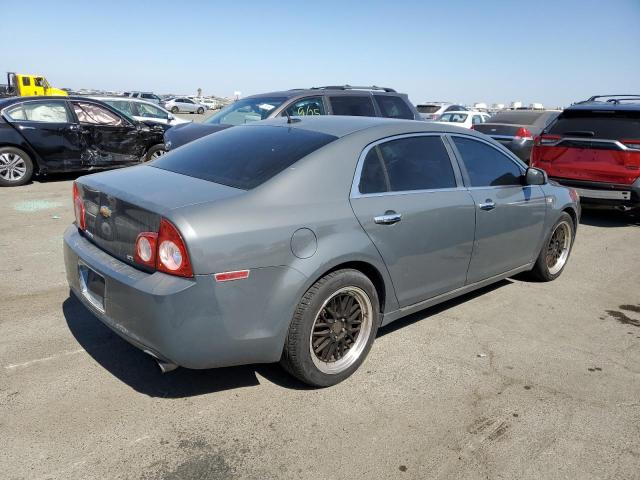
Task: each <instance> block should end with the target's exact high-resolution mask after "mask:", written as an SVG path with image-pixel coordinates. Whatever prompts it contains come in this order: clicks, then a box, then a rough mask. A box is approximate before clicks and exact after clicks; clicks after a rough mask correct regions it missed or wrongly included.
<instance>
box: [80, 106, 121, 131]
mask: <svg viewBox="0 0 640 480" xmlns="http://www.w3.org/2000/svg"><path fill="white" fill-rule="evenodd" d="M73 111H74V112H76V116H77V117H78V121H79V122H80V123H82V124H85V125H105V126H111V127H118V126H120V125H122V124H123V123H124V122H123V120H122V118H120V117H119V116H117V115H116V114H115V113H113V112H111V111H109V110H107V109H106V108H103V107H101V106H100V105H96V104H95V103H84V102H73Z"/></svg>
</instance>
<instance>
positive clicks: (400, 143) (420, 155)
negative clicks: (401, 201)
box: [359, 136, 456, 194]
mask: <svg viewBox="0 0 640 480" xmlns="http://www.w3.org/2000/svg"><path fill="white" fill-rule="evenodd" d="M455 187H456V179H455V174H454V173H453V167H452V166H451V160H450V158H449V154H448V153H447V150H446V148H445V146H444V144H443V143H442V139H441V138H440V137H439V136H424V137H409V138H399V139H397V140H390V141H388V142H385V143H381V144H378V145H376V146H374V147H373V148H371V149H370V150H369V152H368V153H367V156H366V157H365V159H364V163H363V165H362V173H361V175H360V183H359V190H360V193H363V194H368V193H383V192H401V191H411V190H432V189H441V188H455Z"/></svg>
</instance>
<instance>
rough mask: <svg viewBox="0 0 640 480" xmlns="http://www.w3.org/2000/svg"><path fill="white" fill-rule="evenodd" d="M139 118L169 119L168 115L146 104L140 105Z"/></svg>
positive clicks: (138, 105)
mask: <svg viewBox="0 0 640 480" xmlns="http://www.w3.org/2000/svg"><path fill="white" fill-rule="evenodd" d="M136 107H138V116H139V117H145V118H162V119H163V120H166V119H167V114H166V113H165V112H163V111H162V110H160V109H159V108H158V107H154V106H153V105H147V104H146V103H138V104H137V105H136Z"/></svg>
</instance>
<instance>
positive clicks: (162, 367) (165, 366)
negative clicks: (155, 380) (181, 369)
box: [157, 360, 178, 373]
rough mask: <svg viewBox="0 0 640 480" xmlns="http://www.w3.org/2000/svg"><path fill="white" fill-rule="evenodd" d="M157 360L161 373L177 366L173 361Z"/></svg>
mask: <svg viewBox="0 0 640 480" xmlns="http://www.w3.org/2000/svg"><path fill="white" fill-rule="evenodd" d="M157 362H158V366H159V367H160V371H161V372H162V373H168V372H171V371H173V370H175V369H176V368H178V365H176V364H175V363H167V362H161V361H160V360H157Z"/></svg>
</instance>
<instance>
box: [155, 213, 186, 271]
mask: <svg viewBox="0 0 640 480" xmlns="http://www.w3.org/2000/svg"><path fill="white" fill-rule="evenodd" d="M157 245H158V247H157V254H156V255H157V256H156V269H157V270H159V271H161V272H165V273H170V274H171V275H178V276H181V277H193V270H192V269H191V262H190V261H189V253H188V252H187V247H186V245H185V243H184V240H182V236H181V235H180V232H178V229H177V228H176V227H175V226H174V225H173V224H172V223H171V222H170V221H169V220H166V219H164V218H163V219H161V220H160V231H159V232H158V239H157Z"/></svg>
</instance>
